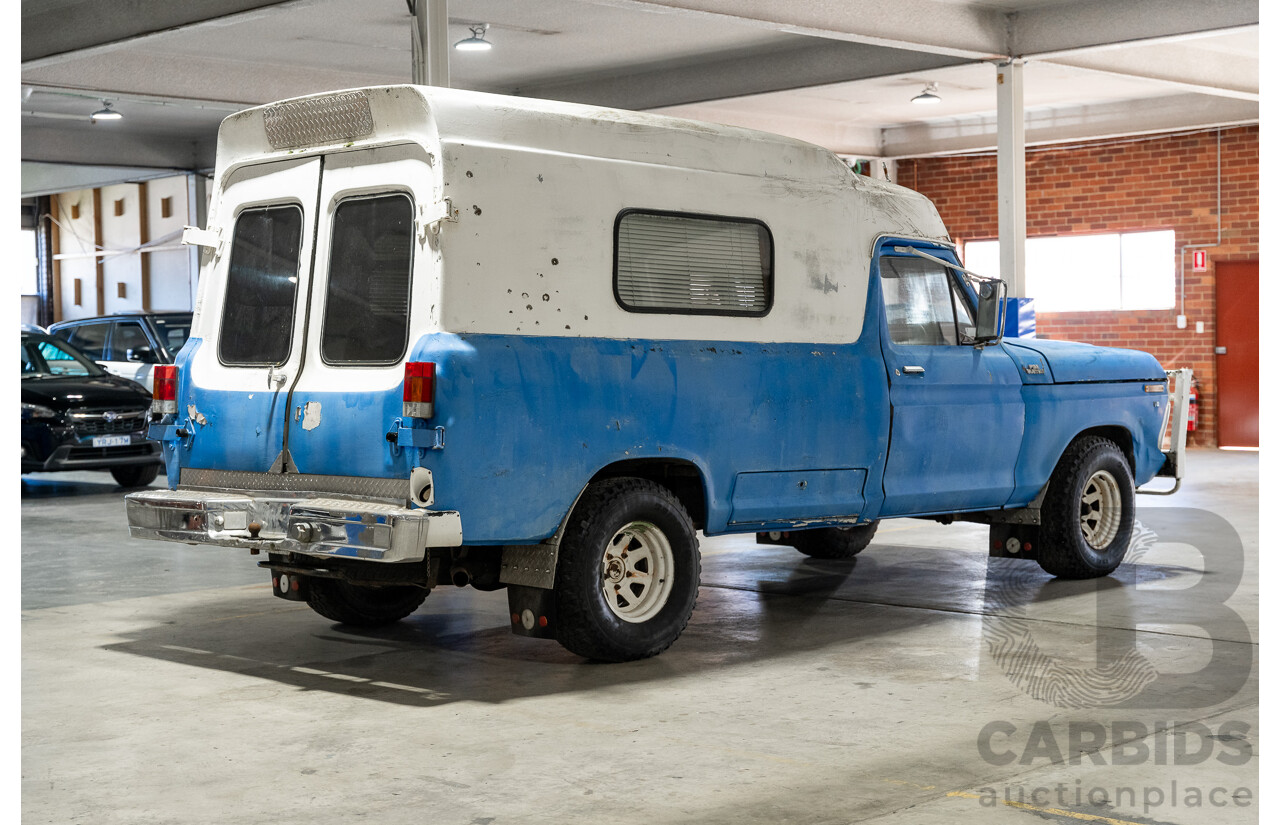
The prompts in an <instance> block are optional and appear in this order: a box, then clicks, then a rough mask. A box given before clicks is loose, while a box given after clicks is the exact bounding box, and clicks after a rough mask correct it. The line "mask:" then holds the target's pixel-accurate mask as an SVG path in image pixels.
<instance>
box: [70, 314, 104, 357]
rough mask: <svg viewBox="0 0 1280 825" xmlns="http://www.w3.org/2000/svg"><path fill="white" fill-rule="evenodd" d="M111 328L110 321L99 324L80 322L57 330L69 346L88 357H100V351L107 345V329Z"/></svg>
mask: <svg viewBox="0 0 1280 825" xmlns="http://www.w3.org/2000/svg"><path fill="white" fill-rule="evenodd" d="M110 328H111V324H110V322H105V321H104V322H103V323H101V324H81V325H79V326H77V327H72V328H70V329H63V330H58V332H59V333H61V335H60V336H59V337H62V338H65V339H66V340H67V341H69V342H70V343H71V346H73V347H75V348H77V349H79V350H80V351H81V352H83V353H84V354H85V355H87V356H89V357H90V358H101V357H102V351H103V350H104V349H106V346H107V331H108V330H109V329H110Z"/></svg>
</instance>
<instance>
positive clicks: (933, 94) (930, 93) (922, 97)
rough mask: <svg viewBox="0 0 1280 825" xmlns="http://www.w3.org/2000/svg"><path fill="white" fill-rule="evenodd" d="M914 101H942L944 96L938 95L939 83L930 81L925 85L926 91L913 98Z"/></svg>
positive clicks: (926, 102) (927, 102) (928, 102)
mask: <svg viewBox="0 0 1280 825" xmlns="http://www.w3.org/2000/svg"><path fill="white" fill-rule="evenodd" d="M911 102H912V103H925V104H932V103H941V102H942V98H940V97H938V84H937V83H929V84H927V85H926V86H925V87H924V91H923V92H921V93H920V94H918V95H916V96H915V97H913V98H911Z"/></svg>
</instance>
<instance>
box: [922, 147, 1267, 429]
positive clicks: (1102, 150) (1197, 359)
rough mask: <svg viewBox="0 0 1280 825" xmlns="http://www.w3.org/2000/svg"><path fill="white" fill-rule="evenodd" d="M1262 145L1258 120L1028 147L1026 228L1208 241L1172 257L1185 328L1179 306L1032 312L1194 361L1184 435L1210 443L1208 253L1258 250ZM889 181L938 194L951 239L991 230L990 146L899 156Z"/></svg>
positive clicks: (1213, 412) (1031, 233)
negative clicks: (1188, 427)
mask: <svg viewBox="0 0 1280 825" xmlns="http://www.w3.org/2000/svg"><path fill="white" fill-rule="evenodd" d="M1219 137H1221V142H1220V144H1219ZM1219 145H1220V146H1221V154H1222V156H1221V169H1222V181H1221V197H1222V205H1221V211H1222V215H1221V242H1220V243H1219V236H1218V233H1219V223H1218V220H1219V215H1218V193H1219V186H1218V183H1219V182H1218V168H1219V158H1218V150H1219ZM1258 152H1259V144H1258V127H1257V126H1244V127H1236V128H1226V129H1220V130H1212V129H1211V130H1204V131H1198V132H1193V133H1186V134H1175V135H1157V136H1149V137H1140V138H1123V139H1115V140H1110V141H1096V142H1090V143H1084V144H1075V145H1072V146H1066V147H1057V146H1044V147H1029V148H1028V149H1027V176H1026V180H1027V196H1026V203H1027V237H1029V238H1032V237H1045V236H1053V235H1080V234H1094V233H1104V232H1133V231H1143V230H1157V229H1172V230H1174V233H1175V250H1176V251H1177V252H1181V251H1182V249H1183V248H1184V247H1189V246H1190V247H1195V246H1201V245H1210V246H1208V248H1207V250H1206V251H1207V252H1208V258H1209V269H1208V271H1207V272H1192V271H1191V265H1192V261H1191V254H1190V252H1188V253H1187V254H1186V255H1185V256H1179V259H1178V260H1175V261H1174V262H1173V263H1174V266H1175V267H1176V266H1178V265H1179V262H1181V265H1182V266H1183V270H1182V272H1181V276H1182V278H1183V279H1184V283H1183V284H1182V286H1183V289H1184V290H1185V295H1186V305H1185V310H1184V312H1185V314H1186V316H1187V326H1186V328H1185V329H1178V328H1177V325H1176V316H1177V314H1178V309H1176V308H1175V309H1171V310H1141V311H1138V310H1135V311H1115V312H1060V313H1037V314H1036V334H1037V335H1038V336H1039V337H1041V338H1057V339H1063V340H1072V341H1083V342H1085V343H1091V344H1099V345H1102V346H1112V347H1132V348H1134V349H1141V350H1145V351H1147V352H1150V353H1151V354H1152V355H1154V356H1155V357H1156V358H1157V359H1159V361H1160V363H1161V364H1163V365H1164V366H1165V367H1166V368H1168V369H1173V368H1177V367H1191V368H1192V369H1193V370H1194V371H1195V375H1196V378H1197V381H1198V382H1199V386H1200V393H1201V400H1200V410H1199V424H1198V428H1197V430H1196V432H1195V433H1193V434H1192V435H1191V441H1192V443H1194V444H1197V445H1200V446H1217V443H1218V425H1217V420H1218V417H1217V406H1216V395H1217V394H1216V374H1215V364H1214V346H1215V332H1216V330H1215V328H1214V313H1215V306H1214V285H1215V284H1214V265H1215V263H1218V262H1228V261H1232V262H1233V261H1256V260H1257V259H1258V236H1259V230H1258ZM897 182H898V183H900V184H902V185H904V186H907V187H910V188H912V189H915V190H917V191H919V192H921V193H923V194H924V195H926V196H928V197H929V198H930V199H932V200H933V202H934V203H935V204H937V206H938V211H939V212H940V213H941V214H942V219H943V220H944V221H945V222H946V224H947V228H948V229H949V230H950V231H951V236H952V238H953V239H954V240H955V241H956V242H957V243H959V244H961V245H963V244H964V243H966V242H968V241H978V240H990V239H994V238H996V237H997V236H998V234H999V233H998V226H997V194H996V186H997V181H996V157H995V155H994V153H993V154H989V155H962V156H950V157H933V158H916V159H909V160H900V161H899V162H898V166H897ZM1080 265H1081V266H1088V262H1087V261H1081V262H1080ZM1175 288H1177V287H1176V286H1175ZM1031 297H1034V296H1031ZM1197 322H1203V323H1204V332H1203V333H1197V332H1196V323H1197Z"/></svg>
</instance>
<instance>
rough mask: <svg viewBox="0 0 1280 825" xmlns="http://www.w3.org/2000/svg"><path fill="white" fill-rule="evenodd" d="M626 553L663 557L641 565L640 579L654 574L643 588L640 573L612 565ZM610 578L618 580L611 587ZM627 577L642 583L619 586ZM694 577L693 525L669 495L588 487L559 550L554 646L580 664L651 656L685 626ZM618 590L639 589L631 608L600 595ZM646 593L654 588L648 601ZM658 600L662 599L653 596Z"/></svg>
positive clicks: (636, 484)
mask: <svg viewBox="0 0 1280 825" xmlns="http://www.w3.org/2000/svg"><path fill="white" fill-rule="evenodd" d="M628 531H633V532H634V533H635V536H633V535H632V533H630V532H628ZM628 547H631V548H633V549H632V551H631V552H632V558H633V559H643V558H645V556H644V554H645V553H648V554H650V555H652V556H653V557H654V558H655V559H656V558H658V557H662V559H663V561H662V562H661V563H660V564H657V565H655V562H653V561H649V562H648V568H647V571H648V572H649V573H654V574H655V575H654V576H653V577H652V578H651V579H648V580H647V581H648V584H644V580H645V579H644V576H645V575H646V574H645V573H644V571H643V570H640V569H639V568H637V570H636V571H632V570H630V568H628V567H626V565H627V564H628V562H622V564H621V565H619V554H620V553H621V552H622V550H625V549H626V548H628ZM620 548H621V549H620ZM655 548H657V549H655ZM621 558H622V559H625V558H626V556H625V555H623V556H621ZM636 563H637V564H641V563H643V562H636ZM611 565H612V566H611ZM615 572H616V574H617V575H619V576H620V578H618V579H616V580H615V579H614V578H613V576H614V575H615ZM633 573H634V574H637V575H638V577H639V579H640V580H642V581H639V583H633V582H632V580H630V579H627V578H625V576H626V575H632V574H633ZM700 573H701V561H700V556H699V553H698V537H697V533H696V532H695V530H694V527H693V520H692V519H691V518H690V517H689V513H688V511H687V510H685V508H684V505H683V504H681V503H680V500H679V499H677V498H676V497H675V495H674V494H672V492H671V491H670V490H668V489H667V488H666V487H663V486H662V485H660V484H657V483H655V482H653V481H649V480H647V479H640V478H613V479H606V480H604V481H600V482H597V483H595V484H592V485H591V486H590V487H589V488H587V490H586V492H584V493H583V494H582V497H581V498H580V499H579V500H578V503H577V505H576V506H575V507H574V510H573V514H572V516H570V519H569V524H568V526H567V527H566V529H565V533H564V536H563V538H562V539H561V542H560V553H559V558H558V561H557V563H556V580H555V604H556V640H557V641H558V642H560V644H562V645H564V646H565V647H566V648H567V649H569V650H570V651H572V652H574V653H576V654H578V655H579V656H585V657H586V658H588V659H596V660H599V661H605V662H625V661H631V660H634V659H645V658H648V657H650V656H656V655H657V654H659V653H661V652H662V651H664V650H666V649H667V648H668V647H670V646H671V643H672V642H674V641H675V640H676V639H677V638H678V637H679V636H680V634H681V633H682V632H683V631H684V629H685V626H686V625H688V623H689V616H690V615H691V614H692V613H693V605H694V602H695V601H696V600H697V597H698V580H699V575H700ZM658 574H661V575H658ZM622 586H627V587H633V586H634V587H639V588H641V589H640V590H639V591H637V592H638V593H639V594H640V595H639V596H638V597H637V598H635V599H634V600H633V601H632V602H631V603H630V604H628V603H626V600H627V598H628V596H623V597H621V599H620V597H619V596H618V595H616V594H615V593H614V592H612V590H610V592H609V595H608V596H606V589H605V588H606V587H608V588H612V589H617V588H619V587H622ZM649 587H654V588H657V589H655V590H653V591H652V593H653V594H655V595H654V596H650V595H649V594H650V591H649V590H648V589H647V588H649ZM664 592H665V598H659V597H658V596H657V595H656V594H662V593H664ZM628 595H632V594H628ZM646 599H648V603H646ZM609 600H612V602H613V606H612V607H611V606H610V603H609ZM628 610H633V611H634V612H633V613H632V614H630V615H631V620H627V619H624V618H623V615H626V612H627V611H628ZM650 614H651V615H650Z"/></svg>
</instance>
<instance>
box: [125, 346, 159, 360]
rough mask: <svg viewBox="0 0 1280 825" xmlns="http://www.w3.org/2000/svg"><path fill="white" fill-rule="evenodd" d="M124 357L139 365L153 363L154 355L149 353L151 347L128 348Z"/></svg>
mask: <svg viewBox="0 0 1280 825" xmlns="http://www.w3.org/2000/svg"><path fill="white" fill-rule="evenodd" d="M124 357H125V358H126V359H127V360H129V361H137V362H138V363H139V364H153V363H155V360H156V358H155V353H153V352H152V351H151V347H129V349H127V350H125V353H124Z"/></svg>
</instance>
